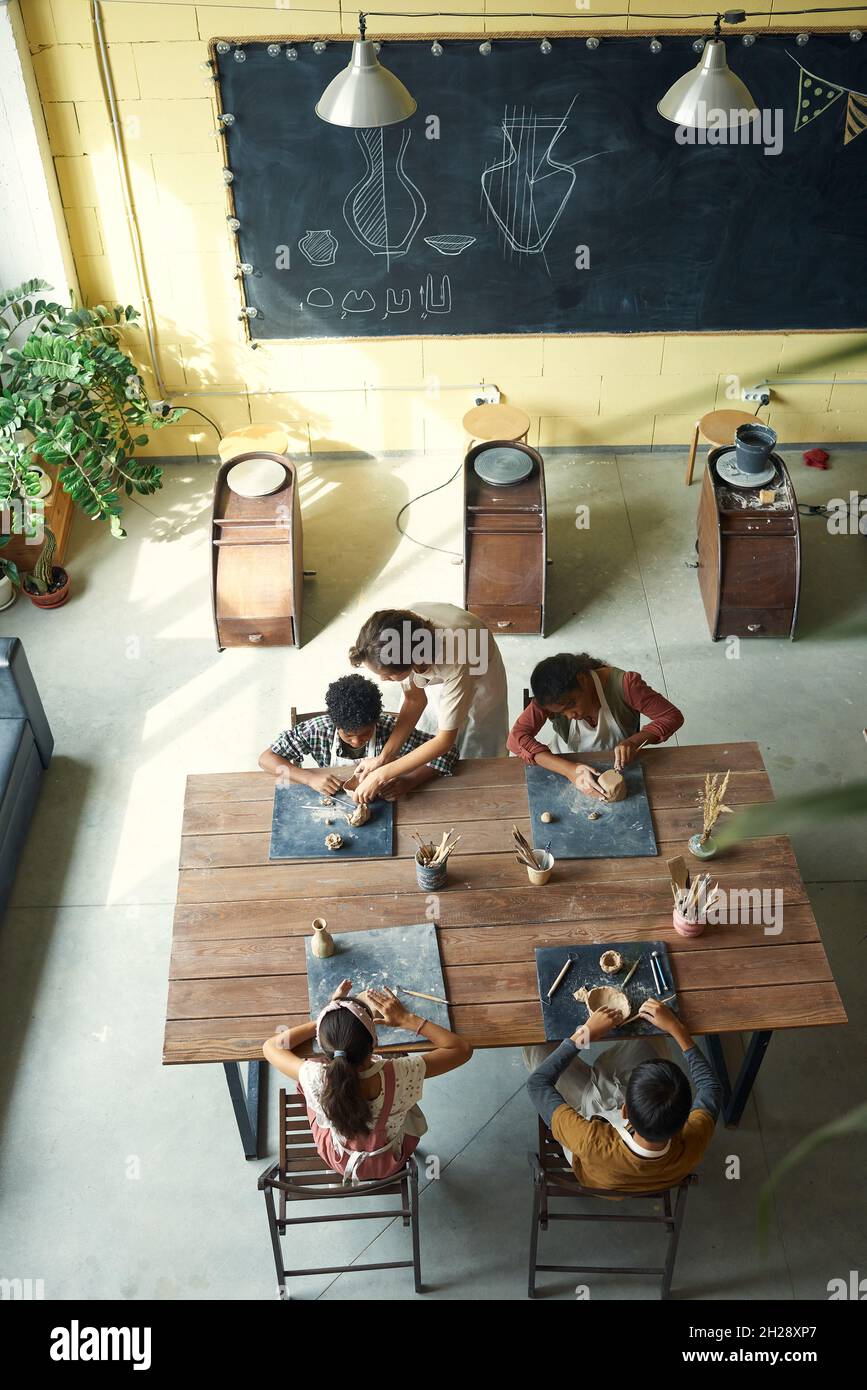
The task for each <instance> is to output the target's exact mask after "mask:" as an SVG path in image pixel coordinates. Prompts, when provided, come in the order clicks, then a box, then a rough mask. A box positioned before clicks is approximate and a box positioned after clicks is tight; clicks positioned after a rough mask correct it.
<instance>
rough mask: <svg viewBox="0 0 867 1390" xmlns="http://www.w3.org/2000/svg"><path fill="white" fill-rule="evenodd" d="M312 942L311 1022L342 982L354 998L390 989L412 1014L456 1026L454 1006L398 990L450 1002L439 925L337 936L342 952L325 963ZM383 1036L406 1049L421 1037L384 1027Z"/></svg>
mask: <svg viewBox="0 0 867 1390" xmlns="http://www.w3.org/2000/svg"><path fill="white" fill-rule="evenodd" d="M311 941H312V937H310V936H307V937H305V938H304V947H305V951H306V955H307V989H308V991H309V995H310V1014H311V1017H313V1018H315V1017H316V1015H317V1014H318V1013H319V1010H320V1009H324V1007H325V1005H326V1004H327V1003H328V1001H329V999H330V998H331V996H332V994H333V993H334V991H335V990H336V988H337V986H338V985H339V984H340V981H341V980H346V979H349V980H351V981H352V993H353V994H360V993H361V991H362V990H363V989H382V988H383V987H384V986H385V985H388V986H389V987H390V988H391V989H393V990H394V992H395V994H396V995H397V997H398V998H399V999H400V1002H401V1003H402V1004H403V1005H404V1006H405V1008H407V1009H409V1011H410V1013H413V1014H421V1015H422V1016H423V1017H424V1018H429V1019H431V1021H432V1022H433V1023H438V1024H440V1026H441V1027H442V1028H450V1027H451V1024H450V1023H449V1010H448V1005H446V1004H434V1003H432V1002H431V1000H430V999H414V998H413V996H412V995H411V994H402V993H401V992H400V989H398V986H401V987H402V988H403V989H417V990H420V991H421V992H422V993H423V994H436V995H438V996H439V997H440V999H445V998H446V997H447V996H446V991H445V983H444V981H443V968H442V964H441V962H440V952H439V945H438V944H437V929H436V924H435V923H434V922H419V923H413V924H412V925H411V926H408V927H375V928H374V929H373V930H372V931H351V932H340V933H337V934H335V935H334V944H335V946H336V947H337V949H336V951H335V953H334V955H333V956H326V957H325V959H324V960H320V958H319V957H318V956H314V955H313V953H312V951H311V949H310V944H311ZM377 1035H378V1037H379V1041H380V1043H381V1045H382V1046H383V1047H388V1046H392V1047H394V1046H395V1045H397V1046H400V1045H401V1044H403V1046H406V1044H407V1043H408V1042H411V1041H415V1042H418V1041H419V1039H418V1037H417V1036H416V1034H415V1033H407V1032H405V1031H404V1030H403V1029H402V1028H386V1027H384V1026H383V1025H382V1024H377Z"/></svg>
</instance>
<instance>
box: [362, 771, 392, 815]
mask: <svg viewBox="0 0 867 1390" xmlns="http://www.w3.org/2000/svg"><path fill="white" fill-rule="evenodd" d="M392 780H393V779H392V778H391V777H389V774H388V771H387V769H386V768H376V769H375V771H373V772H369V773H368V774H367V776H366V777H364V778H362V780H361V781H360V782H359V784H358V786H357V787H356V789H355V800H356V801H357V802H358V804H359V805H360V806H366V805H367V803H368V802H369V801H375V800H376V798H377V797H378V796H379V794H380V792H381V791H382V789H383V787H384V786H385V784H386V782H390V781H392Z"/></svg>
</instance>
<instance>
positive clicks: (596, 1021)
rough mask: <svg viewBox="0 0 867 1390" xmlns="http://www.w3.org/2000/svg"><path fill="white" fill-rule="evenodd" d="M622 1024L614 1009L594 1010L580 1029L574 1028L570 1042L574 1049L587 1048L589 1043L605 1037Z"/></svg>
mask: <svg viewBox="0 0 867 1390" xmlns="http://www.w3.org/2000/svg"><path fill="white" fill-rule="evenodd" d="M622 1022H623V1019H622V1016H621V1015H620V1014H619V1013H618V1012H617V1010H616V1009H596V1011H595V1012H594V1013H592V1014H591V1015H590V1017H589V1018H588V1020H587V1022H586V1023H582V1024H581V1027H580V1028H576V1030H575V1032H574V1033H573V1034H572V1041H573V1042H574V1044H575V1046H576V1047H587V1045H588V1044H589V1043H592V1042H598V1041H599V1039H600V1038H605V1037H607V1036H608V1034H609V1033H610V1032H611V1031H612V1029H614V1028H616V1027H617V1025H618V1023H622Z"/></svg>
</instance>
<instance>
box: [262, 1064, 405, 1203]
mask: <svg viewBox="0 0 867 1390" xmlns="http://www.w3.org/2000/svg"><path fill="white" fill-rule="evenodd" d="M405 1171H406V1165H404V1168H401V1169H400V1170H399V1171H398V1172H396V1173H391V1174H389V1176H388V1177H387V1178H374V1179H372V1180H368V1181H365V1180H364V1179H361V1181H359V1182H358V1183H356V1184H355V1185H354V1186H353V1187H344V1185H343V1178H342V1175H341V1174H340V1173H337V1172H335V1171H334V1169H333V1168H329V1166H328V1164H327V1163H326V1162H325V1160H324V1158H322V1156H321V1154H320V1153H319V1150H318V1149H317V1147H316V1141H315V1140H314V1138H313V1133H312V1131H311V1129H310V1122H309V1120H308V1118H307V1103H306V1101H305V1099H304V1096H303V1095H301V1094H300V1093H299V1092H298V1091H286V1090H283V1089H282V1088H281V1090H280V1134H279V1176H280V1183H279V1186H280V1187H281V1188H283V1189H284V1190H285V1191H286V1192H287V1193H288V1194H289V1195H290V1196H293V1197H299V1198H314V1199H316V1200H321V1199H322V1198H327V1197H346V1196H349V1195H352V1196H354V1197H363V1196H365V1195H369V1194H370V1193H372V1192H377V1193H382V1192H396V1191H397V1190H398V1189H399V1187H400V1179H401V1176H402V1174H403V1173H404V1172H405ZM329 1189H330V1190H329Z"/></svg>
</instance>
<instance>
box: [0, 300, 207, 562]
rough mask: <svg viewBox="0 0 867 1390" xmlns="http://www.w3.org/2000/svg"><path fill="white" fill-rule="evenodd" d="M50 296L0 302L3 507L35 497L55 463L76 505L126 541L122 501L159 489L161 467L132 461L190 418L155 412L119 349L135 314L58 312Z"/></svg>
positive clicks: (98, 309)
mask: <svg viewBox="0 0 867 1390" xmlns="http://www.w3.org/2000/svg"><path fill="white" fill-rule="evenodd" d="M50 288H51V286H50V285H48V284H46V282H45V281H44V280H28V281H26V282H25V283H24V284H22V285H19V286H17V288H15V289H13V290H9V291H8V292H7V293H5V294H0V508H5V507H8V506H9V505H10V503H11V502H13V501H14V500H15V499H22V500H23V499H26V498H28V497H36V496H38V494H39V482H40V480H39V474H38V473H37V472H36V470H35V465H36V464H37V463H42V462H44V463H50V464H56V465H57V468H58V475H57V476H58V481H59V483H60V486H61V487H62V488H63V490H64V492H66V493H68V494H69V496H70V497H71V498H72V500H73V502H75V504H76V506H78V507H80V508H81V510H82V511H83V512H84V513H85V515H86V516H89V517H90V518H91V520H93V521H97V520H99V521H108V522H109V523H110V526H111V530H112V534H113V535H115V536H123V535H125V532H124V530H123V527H122V526H121V523H120V516H121V511H122V507H121V496H122V495H124V494H125V495H126V496H127V497H131V496H132V494H133V493H134V492H136V493H139V494H141V495H143V496H146V495H147V494H149V493H153V492H156V491H157V489H158V488H159V487H160V486H161V484H162V469H161V468H158V467H156V466H155V465H153V464H149V463H144V462H140V461H138V460H137V459H136V458H135V450H136V448H141V446H142V445H144V444H146V443H147V442H148V434H147V433H144V432H142V431H150V430H156V429H160V428H162V427H163V426H164V425H168V424H173V423H174V422H175V421H177V420H179V419H180V417H181V415H182V414H183V413H184V412H183V411H182V410H172V411H169V412H168V413H167V414H166V415H165V416H161V415H157V414H155V412H154V411H153V410H152V409H151V406H150V403H149V402H148V399H147V396H146V395H145V393H144V391H143V389H142V382H141V378H140V377H139V375H138V373H137V372H136V368H135V364H134V363H133V362H132V360H131V359H130V358H129V357H128V356H127V354H126V353H125V352H124V351H123V349H122V348H121V347H120V338H121V332H122V331H123V330H124V329H126V328H129V327H130V326H132V325H134V324H135V321H136V319H138V317H139V314H138V311H137V310H136V309H134V308H133V307H132V306H131V305H127V306H126V307H123V306H122V305H119V304H115V305H112V306H110V307H106V306H105V305H104V304H97V305H95V306H94V307H93V308H91V309H84V308H80V307H78V306H76V305H75V304H73V305H71V306H70V305H63V304H56V303H54V302H53V301H50V300H47V299H45V298H44V297H43V292H44V291H46V290H50ZM28 325H29V329H28V331H27V333H26V336H22V330H24V329H25V328H27V326H28Z"/></svg>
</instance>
